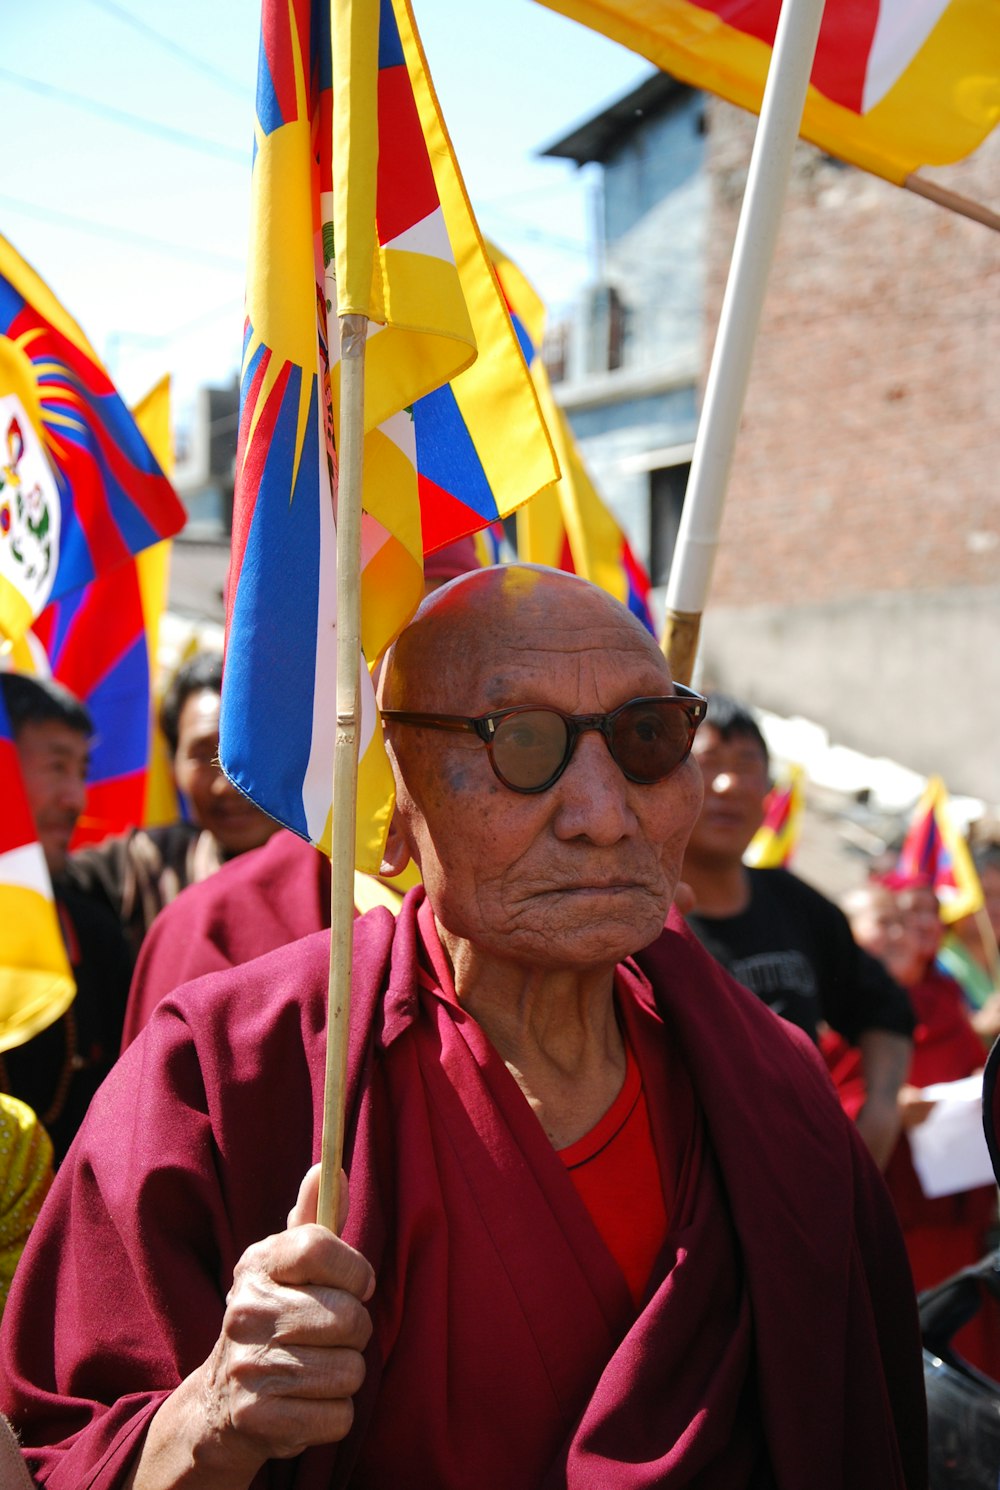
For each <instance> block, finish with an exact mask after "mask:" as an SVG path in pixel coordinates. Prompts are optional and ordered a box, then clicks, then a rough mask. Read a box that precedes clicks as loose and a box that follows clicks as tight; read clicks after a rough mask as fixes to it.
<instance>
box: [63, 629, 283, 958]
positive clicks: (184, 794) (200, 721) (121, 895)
mask: <svg viewBox="0 0 1000 1490" xmlns="http://www.w3.org/2000/svg"><path fill="white" fill-rule="evenodd" d="M221 693H222V657H221V655H220V654H219V653H216V652H200V653H198V654H196V655H195V656H194V657H192V658H190V659H189V660H188V661H187V662H185V663H183V664H182V665H181V667H180V668H179V669H178V671H177V673H176V675H175V677H174V678H173V679H172V681H171V683H170V685H169V686H168V688H167V691H166V693H165V694H164V697H163V702H162V704H161V707H160V726H161V728H162V730H163V734H164V736H165V738H166V741H167V748H168V750H169V752H170V762H171V768H172V770H173V774H174V780H175V782H176V785H177V790H178V793H179V794H180V796H181V798H182V800H183V802H184V804H185V806H186V808H187V812H188V814H189V816H188V817H187V818H185V819H184V820H182V821H178V822H176V823H169V824H167V825H166V826H164V827H153V828H132V829H130V830H129V832H127V833H124V834H120V835H118V836H116V837H114V838H109V839H106V840H105V842H104V843H101V844H98V845H96V846H95V847H92V848H85V849H81V850H80V851H79V852H78V853H76V854H74V855H73V856H72V858H71V860H70V862H69V866H68V870H67V873H68V876H69V878H70V880H71V882H72V883H73V884H74V885H76V886H78V887H79V888H80V889H82V890H84V891H86V892H87V893H88V894H91V895H102V896H103V897H104V899H105V901H106V903H107V905H108V906H109V907H110V909H111V910H112V911H113V912H114V914H115V915H116V916H118V918H119V919H120V921H121V924H122V926H123V928H124V930H125V935H126V937H127V938H128V942H129V946H130V948H131V951H132V957H133V960H134V959H135V958H136V957H137V956H138V953H139V948H140V947H141V945H142V942H143V938H144V937H145V935H146V933H147V931H148V930H149V928H150V926H151V925H152V923H153V920H154V918H155V917H156V916H157V915H158V914H159V912H160V911H161V910H162V909H163V907H164V906H165V905H169V904H170V902H171V901H173V900H174V899H175V898H176V897H177V895H179V894H180V892H181V890H183V889H184V887H185V886H186V885H193V884H198V883H200V882H201V881H202V880H205V879H207V878H208V877H209V876H210V875H212V874H214V873H215V871H216V870H217V869H218V868H219V866H220V865H221V864H224V863H226V862H227V861H228V860H229V859H233V858H236V857H237V855H239V854H243V853H245V852H247V850H249V849H253V848H259V847H260V845H261V844H263V843H266V842H267V840H268V839H269V838H270V837H271V835H272V833H275V832H276V831H277V828H278V824H277V823H276V822H275V821H274V820H273V818H270V817H268V816H267V814H266V813H263V812H261V811H260V809H259V808H258V807H255V806H254V804H253V803H252V802H251V801H250V800H249V798H247V797H245V796H244V795H243V793H242V792H239V791H237V789H236V787H234V786H233V785H232V784H231V783H230V782H229V781H227V780H226V777H225V776H224V775H223V772H222V768H221V766H220V765H219V700H220V695H221Z"/></svg>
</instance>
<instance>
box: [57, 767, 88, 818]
mask: <svg viewBox="0 0 1000 1490" xmlns="http://www.w3.org/2000/svg"><path fill="white" fill-rule="evenodd" d="M59 805H60V807H61V808H63V809H64V810H65V811H67V812H74V813H75V814H76V816H77V817H79V816H80V814H81V812H82V811H83V809H84V807H85V806H86V805H87V783H86V781H84V780H83V778H82V777H80V776H67V777H66V778H65V779H64V781H63V782H62V785H61V788H60V792H59Z"/></svg>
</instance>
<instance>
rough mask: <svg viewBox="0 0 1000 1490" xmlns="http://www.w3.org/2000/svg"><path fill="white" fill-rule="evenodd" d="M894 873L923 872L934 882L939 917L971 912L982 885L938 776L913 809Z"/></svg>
mask: <svg viewBox="0 0 1000 1490" xmlns="http://www.w3.org/2000/svg"><path fill="white" fill-rule="evenodd" d="M896 871H897V873H898V874H901V875H905V876H906V877H907V878H913V877H915V876H918V875H922V876H926V877H927V878H929V879H930V881H931V883H932V885H933V886H934V890H935V893H936V894H937V898H938V905H939V906H940V908H941V919H942V921H947V922H951V921H960V920H961V919H962V917H963V916H971V915H974V914H975V912H976V911H977V910H979V908H980V906H981V905H982V903H983V889H982V886H981V885H980V883H979V875H978V874H977V873H976V866H975V865H974V864H973V862H972V855H971V854H970V853H969V848H968V845H967V844H966V842H965V839H964V838H963V837H962V835H961V833H959V832H958V830H957V829H956V827H955V825H954V823H953V822H952V819H951V812H950V810H949V805H948V793H947V791H946V789H945V785H944V782H943V781H942V780H941V778H940V776H932V777H931V779H930V780H929V781H928V783H927V786H926V787H925V788H924V794H923V796H922V797H921V798H920V801H919V802H918V803H917V805H916V807H915V808H914V810H913V817H912V818H911V820H910V826H909V827H908V828H907V830H906V837H905V838H904V839H903V846H902V848H901V849H900V851H899V859H898V861H897V863H896Z"/></svg>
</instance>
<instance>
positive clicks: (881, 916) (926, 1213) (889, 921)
mask: <svg viewBox="0 0 1000 1490" xmlns="http://www.w3.org/2000/svg"><path fill="white" fill-rule="evenodd" d="M844 911H845V914H846V915H847V917H848V920H849V921H850V923H851V930H852V931H853V933H854V936H855V939H856V940H857V942H858V944H859V945H860V946H862V947H864V948H865V949H866V950H867V951H869V952H871V953H872V955H873V956H875V957H879V958H881V959H882V960H883V961H884V962H885V964H886V966H887V967H888V969H889V971H890V972H891V974H892V976H893V977H894V978H895V979H896V980H897V981H898V982H899V983H901V984H902V985H903V987H904V988H906V990H907V992H908V993H909V996H910V1000H911V1002H912V1004H913V1012H914V1015H915V1017H916V1021H917V1024H916V1029H915V1030H914V1033H913V1056H912V1058H911V1061H910V1069H909V1071H908V1073H907V1077H906V1081H905V1083H904V1085H903V1086H902V1087H901V1088H900V1093H899V1099H898V1100H899V1104H900V1112H901V1116H902V1126H903V1131H902V1133H901V1135H900V1137H899V1140H898V1142H897V1143H896V1146H895V1148H894V1149H893V1152H892V1155H891V1157H890V1159H889V1163H888V1164H887V1166H886V1168H885V1171H884V1173H885V1182H886V1185H887V1186H888V1188H889V1193H890V1195H891V1196H892V1199H893V1203H894V1205H895V1207H896V1214H897V1215H898V1217H899V1223H900V1225H901V1227H902V1229H903V1240H904V1241H905V1243H906V1251H907V1254H908V1256H909V1259H910V1267H911V1269H912V1271H913V1281H914V1286H915V1288H916V1290H917V1292H918V1293H922V1292H923V1291H924V1289H927V1288H933V1287H934V1285H935V1284H937V1283H943V1282H944V1280H945V1279H946V1278H949V1277H951V1276H952V1274H953V1273H957V1272H959V1271H960V1269H962V1268H965V1267H971V1266H972V1264H974V1263H977V1262H979V1260H980V1258H982V1257H983V1256H984V1255H985V1253H986V1252H987V1251H988V1250H989V1245H990V1236H989V1234H990V1228H991V1227H992V1226H994V1225H995V1224H996V1219H997V1195H996V1188H995V1187H994V1186H993V1185H980V1186H978V1187H977V1188H976V1189H974V1190H962V1191H958V1192H957V1193H956V1194H954V1195H937V1196H933V1197H929V1196H927V1195H925V1194H924V1192H923V1190H922V1188H921V1185H920V1179H919V1176H918V1175H917V1171H916V1169H915V1168H914V1166H913V1157H912V1154H911V1150H910V1144H909V1139H908V1137H907V1134H908V1133H909V1132H910V1131H912V1129H913V1128H915V1127H917V1126H918V1125H919V1124H920V1123H922V1122H924V1121H925V1120H926V1118H927V1117H928V1116H929V1115H930V1112H931V1109H932V1108H933V1106H934V1103H933V1102H931V1101H928V1100H927V1099H926V1098H924V1097H923V1096H922V1089H923V1088H924V1087H927V1086H931V1085H933V1084H934V1083H935V1082H940V1081H959V1080H961V1078H962V1077H964V1076H972V1075H974V1074H975V1073H976V1072H977V1071H981V1070H982V1068H983V1064H984V1053H983V1046H982V1041H981V1040H980V1038H979V1036H978V1035H977V1034H976V1032H975V1030H974V1029H973V1027H972V1023H971V1020H970V1019H969V1015H968V1010H967V1008H966V1005H965V1000H964V999H963V997H962V990H961V988H960V987H959V985H958V984H957V983H956V982H955V980H954V978H951V977H949V976H948V974H947V973H945V972H943V971H942V970H941V969H940V968H938V967H937V966H936V965H935V962H934V957H935V954H936V952H937V949H938V946H939V944H940V941H941V936H942V934H943V928H942V925H941V920H940V916H939V914H938V902H937V897H936V895H935V893H934V890H933V887H932V885H931V883H930V880H929V879H927V878H921V877H919V876H915V877H905V876H902V875H898V874H888V875H884V876H881V877H880V878H879V879H878V880H876V881H873V882H872V883H870V884H868V885H865V886H861V887H859V888H858V889H857V890H854V891H852V892H851V894H850V895H849V896H848V897H847V898H846V900H845V902H844ZM822 1050H823V1054H824V1057H825V1059H826V1061H827V1065H828V1066H829V1068H830V1074H831V1075H832V1077H833V1080H834V1085H835V1086H836V1088H837V1092H838V1095H839V1096H840V1100H841V1105H842V1106H843V1108H844V1110H845V1112H847V1113H848V1114H849V1115H853V1113H854V1111H855V1110H856V1108H857V1107H858V1106H859V1105H860V1103H861V1102H862V1101H863V1100H864V1091H863V1085H862V1082H861V1072H860V1068H859V1065H858V1060H857V1055H856V1053H855V1052H854V1051H853V1050H851V1048H850V1047H849V1046H848V1045H846V1044H845V1042H844V1041H843V1040H841V1039H840V1038H839V1037H838V1036H836V1035H835V1034H834V1033H833V1032H832V1031H830V1032H828V1033H827V1034H826V1035H825V1036H824V1038H823V1041H822ZM953 1343H954V1346H955V1349H956V1350H957V1351H959V1353H960V1354H961V1355H963V1356H965V1358H966V1359H967V1360H969V1361H971V1362H972V1364H973V1365H974V1366H978V1368H979V1369H980V1370H981V1371H985V1372H986V1374H987V1375H988V1376H991V1377H992V1378H993V1380H994V1381H1000V1309H998V1308H997V1306H996V1303H995V1302H994V1301H990V1303H989V1304H988V1305H987V1306H986V1307H984V1308H983V1309H981V1310H980V1311H979V1313H978V1314H977V1315H976V1317H975V1318H974V1319H972V1320H971V1321H970V1322H969V1323H968V1324H967V1325H966V1326H965V1327H964V1328H963V1329H962V1330H960V1331H959V1333H958V1334H957V1335H956V1336H955V1339H954V1342H953Z"/></svg>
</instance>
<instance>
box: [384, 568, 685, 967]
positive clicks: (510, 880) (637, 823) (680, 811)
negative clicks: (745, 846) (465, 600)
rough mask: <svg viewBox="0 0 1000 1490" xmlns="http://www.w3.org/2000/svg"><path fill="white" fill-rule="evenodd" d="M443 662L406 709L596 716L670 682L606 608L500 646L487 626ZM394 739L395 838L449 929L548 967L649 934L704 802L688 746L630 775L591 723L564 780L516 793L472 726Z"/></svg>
mask: <svg viewBox="0 0 1000 1490" xmlns="http://www.w3.org/2000/svg"><path fill="white" fill-rule="evenodd" d="M571 598H572V599H576V598H577V597H575V596H571ZM584 599H586V597H584ZM442 663H443V666H442V667H441V668H440V669H439V670H438V672H437V675H436V676H435V675H434V673H433V672H432V671H431V670H428V672H427V675H426V677H425V679H424V680H423V681H422V683H421V685H420V686H419V687H418V688H414V687H411V686H408V687H407V689H406V699H405V707H406V708H412V709H421V710H423V711H425V712H426V711H435V710H440V711H442V712H447V713H458V714H467V715H470V716H476V715H480V714H485V713H488V712H491V711H493V710H496V709H502V708H507V707H512V706H515V705H518V704H535V705H549V706H551V707H554V708H557V709H561V710H563V711H564V712H566V713H568V714H596V713H605V712H607V711H610V710H612V709H615V708H617V707H619V706H620V705H621V704H623V703H626V702H627V701H628V700H629V699H632V698H637V697H642V696H644V695H645V696H648V695H662V694H669V693H671V692H672V691H673V688H672V684H671V681H670V675H669V672H668V670H667V667H666V663H665V662H664V661H663V659H662V657H661V656H660V654H659V653H658V652H657V651H656V649H655V644H647V643H646V642H645V640H644V639H643V637H642V636H637V635H636V634H635V633H634V632H633V631H632V630H631V629H630V628H629V627H628V626H623V625H622V623H621V622H620V621H617V620H616V618H615V617H613V616H610V617H609V614H608V611H607V609H606V607H605V606H603V605H600V606H597V607H596V608H594V609H593V610H590V609H587V608H586V607H585V612H584V614H583V615H582V616H576V615H575V612H574V610H573V609H572V608H571V607H567V610H566V612H565V616H564V618H563V619H561V620H560V621H559V622H558V623H557V624H553V625H550V626H548V627H546V628H545V630H544V632H543V633H542V634H539V629H538V628H537V627H535V629H534V630H531V629H529V628H525V629H524V630H523V631H522V632H521V634H520V635H518V634H517V631H516V629H515V631H514V632H513V634H512V635H510V637H509V639H508V640H507V642H506V644H504V643H501V642H499V641H498V640H497V638H496V636H495V635H494V636H493V637H490V638H487V640H486V641H485V642H484V643H483V644H482V645H481V646H474V647H472V648H470V649H465V650H464V651H461V650H460V653H459V659H458V660H456V658H454V657H453V658H450V659H448V658H445V659H442ZM394 702H398V700H394ZM389 738H390V743H391V750H392V752H393V754H394V756H395V759H396V763H397V780H398V778H399V776H400V775H401V776H402V778H403V779H402V782H401V783H399V789H398V796H397V810H398V813H399V815H400V819H401V820H402V823H403V825H404V833H405V837H406V839H407V843H408V845H409V847H410V850H411V852H412V853H413V855H414V857H415V858H416V859H417V861H418V863H419V865H420V868H421V873H422V876H423V881H424V885H425V887H426V889H427V894H428V897H429V899H430V902H431V905H432V906H433V908H434V911H435V915H436V917H437V920H438V922H439V924H440V925H441V926H442V927H443V928H444V929H445V930H446V931H447V932H450V933H451V934H452V935H453V936H455V937H460V938H462V939H464V940H465V941H467V942H470V943H471V944H472V945H473V946H475V947H476V948H477V949H478V950H479V951H481V952H484V953H487V954H490V955H492V956H494V957H496V958H499V959H503V960H507V959H509V960H512V961H515V962H519V963H525V962H527V963H530V964H532V965H534V966H537V967H539V968H548V969H551V968H555V967H565V968H589V967H597V966H601V967H603V966H608V965H613V964H614V963H616V962H618V961H619V960H620V959H621V958H622V957H624V956H626V955H628V954H629V953H631V952H635V951H637V950H639V949H640V948H642V947H644V946H646V945H648V943H649V942H651V941H652V940H653V939H654V938H655V937H656V936H657V935H658V934H659V932H660V930H661V929H662V926H663V922H664V920H665V918H666V914H667V911H668V908H669V906H670V901H671V898H672V895H673V890H674V885H675V883H676V881H677V876H678V873H679V871H680V865H681V860H682V858H683V853H684V845H685V842H686V840H687V835H688V833H689V831H690V829H691V825H692V823H693V822H694V819H695V817H696V816H697V812H698V806H699V801H700V783H699V773H698V771H697V768H696V767H695V766H694V765H693V763H692V762H691V761H690V759H689V760H687V761H686V762H685V763H684V764H683V765H681V766H680V767H678V769H677V770H676V771H675V772H674V773H673V775H671V776H669V777H668V778H667V779H666V780H665V781H662V782H658V783H656V784H654V785H652V786H643V785H638V784H636V783H633V782H630V781H628V780H627V779H626V778H625V776H624V775H623V774H622V772H621V770H620V768H619V767H618V766H617V765H616V764H615V762H614V760H613V759H612V757H611V755H610V753H609V751H608V747H607V745H606V744H605V741H604V739H603V738H602V736H601V735H600V734H598V733H596V732H587V733H585V734H584V735H582V737H581V738H580V739H579V740H578V742H577V746H576V751H575V753H574V755H573V757H572V759H571V760H570V762H569V765H568V766H567V767H566V770H565V771H564V772H563V774H562V776H561V777H560V778H559V780H558V781H557V782H555V784H554V785H553V786H551V787H550V788H549V789H548V790H546V791H543V792H540V793H538V794H537V795H526V794H522V793H518V792H514V791H512V790H510V788H508V787H506V786H504V785H503V783H502V782H500V781H499V780H498V779H497V777H496V776H495V775H494V774H493V771H492V769H491V767H490V762H489V757H488V755H487V752H486V748H485V746H484V745H483V744H482V742H481V741H479V740H478V739H477V738H476V737H475V736H473V735H462V734H447V733H443V732H438V731H430V730H425V729H420V728H414V727H404V726H399V725H396V726H390V730H389Z"/></svg>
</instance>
